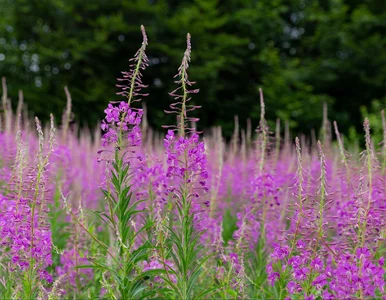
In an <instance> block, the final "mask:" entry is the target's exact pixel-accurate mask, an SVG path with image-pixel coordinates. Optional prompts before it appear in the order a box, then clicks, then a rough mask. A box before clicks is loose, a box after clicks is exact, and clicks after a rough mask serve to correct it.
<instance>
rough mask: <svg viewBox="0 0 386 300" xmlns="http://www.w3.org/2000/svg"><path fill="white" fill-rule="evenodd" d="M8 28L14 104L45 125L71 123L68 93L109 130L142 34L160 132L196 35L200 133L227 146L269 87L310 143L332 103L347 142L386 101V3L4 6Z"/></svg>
mask: <svg viewBox="0 0 386 300" xmlns="http://www.w3.org/2000/svg"><path fill="white" fill-rule="evenodd" d="M0 16H1V18H0V37H1V38H0V53H1V54H2V55H0V59H1V61H0V74H1V75H2V76H6V77H7V78H8V83H9V95H10V97H11V98H12V100H13V104H14V105H15V102H16V99H17V89H19V88H21V89H23V90H24V93H25V98H26V102H27V103H28V106H29V108H30V110H31V111H32V112H33V113H35V114H37V115H38V116H48V113H49V112H54V113H55V114H56V115H60V114H61V113H62V110H63V108H64V106H65V96H64V93H63V92H62V91H63V86H64V85H68V86H69V88H70V90H71V93H72V96H73V100H74V101H73V102H74V112H75V118H76V120H77V121H80V122H82V123H88V124H91V125H94V124H95V123H96V122H97V121H98V120H100V119H101V116H102V115H101V112H102V111H103V108H104V107H105V106H106V104H107V103H108V101H109V100H112V99H114V97H115V96H114V93H115V91H116V90H115V88H114V84H115V80H114V78H115V77H117V76H118V75H119V72H120V71H121V70H122V69H125V68H126V67H125V61H126V57H130V56H132V55H133V54H134V53H135V51H136V45H137V44H138V42H139V38H140V37H139V36H138V32H137V28H138V26H139V25H140V24H144V25H145V26H146V28H147V32H148V36H149V40H150V46H149V48H148V53H149V58H150V64H151V66H150V67H151V72H148V74H146V76H145V77H146V78H145V82H150V83H151V84H150V88H149V92H150V96H149V97H148V98H147V100H146V101H147V102H148V105H147V106H148V108H149V121H150V125H152V126H154V127H156V128H159V127H160V125H162V124H168V123H170V122H169V121H170V120H165V117H164V114H163V110H164V109H166V108H167V107H168V103H169V101H170V100H169V98H168V95H167V92H168V91H170V90H172V89H173V88H172V84H173V82H172V79H170V78H171V77H172V74H173V73H174V69H172V68H173V66H174V65H176V64H177V62H178V61H179V59H180V53H181V49H182V48H183V44H182V43H181V41H183V37H184V36H185V35H186V33H187V32H190V33H191V34H192V38H193V40H192V42H193V44H194V48H195V52H194V53H193V59H194V61H195V62H196V64H195V65H194V66H192V67H191V76H192V78H195V79H196V80H197V81H198V82H199V86H198V87H199V88H200V97H196V98H197V99H195V100H194V101H195V102H196V104H199V105H203V109H202V110H201V111H200V114H201V115H200V116H199V117H200V118H201V122H200V126H202V128H208V127H210V126H212V125H215V124H217V125H222V126H223V129H224V134H225V135H226V136H228V137H229V136H230V135H231V132H232V130H233V129H232V128H233V123H232V119H233V115H234V114H238V115H239V118H240V121H241V126H242V127H244V124H245V120H246V119H247V118H248V117H250V118H252V120H255V122H254V125H257V120H258V115H259V106H258V88H259V87H262V88H263V90H264V93H265V100H266V104H267V108H268V110H267V118H268V119H271V120H275V118H276V117H279V118H281V119H282V120H283V121H285V120H288V121H290V127H291V129H292V130H295V131H303V132H306V133H308V132H309V131H310V130H311V129H312V128H315V129H317V128H319V127H320V124H321V122H322V105H323V102H327V103H328V104H329V107H330V112H331V113H330V117H331V119H334V120H337V121H338V124H339V127H340V129H341V131H342V132H343V133H345V134H347V133H348V132H349V128H350V123H351V122H352V120H358V119H359V118H360V117H361V112H360V109H359V107H361V106H368V105H369V104H370V102H371V101H373V100H374V99H381V98H383V97H384V96H385V82H386V67H385V66H386V52H385V51H384V49H385V46H386V34H385V33H386V23H385V21H384V20H385V19H386V4H385V2H384V1H379V0H374V1H365V2H364V1H356V0H355V1H352V0H350V1H348V0H323V1H322V0H316V1H314V0H269V1H267V0H265V1H245V0H236V1H234V0H232V1H230V0H226V1H219V0H194V1H175V0H157V1H147V0H133V1H119V0H109V1H107V0H102V1H82V0H73V1H62V0H44V1H41V0H0ZM155 95H157V96H155ZM172 121H174V120H172ZM357 123H359V122H355V124H357ZM270 125H272V124H270ZM271 127H272V126H271ZM353 129H354V130H355V131H356V132H360V126H359V125H358V126H356V127H355V128H353Z"/></svg>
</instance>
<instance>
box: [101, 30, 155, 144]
mask: <svg viewBox="0 0 386 300" xmlns="http://www.w3.org/2000/svg"><path fill="white" fill-rule="evenodd" d="M141 30H142V37H143V41H142V46H141V47H140V48H139V49H138V51H137V53H136V54H135V55H134V58H132V59H130V62H131V64H130V70H129V71H127V72H122V75H123V78H118V79H117V80H118V81H119V82H122V84H117V87H118V88H120V89H121V91H120V92H117V95H121V96H124V97H126V99H127V101H126V102H124V101H122V102H119V104H118V105H117V104H116V103H115V102H112V103H110V104H109V105H108V106H107V108H106V109H105V111H104V112H105V114H106V117H105V118H104V120H103V121H102V124H101V128H102V130H103V131H105V134H104V135H103V138H102V142H103V145H104V146H106V145H108V144H110V143H119V144H120V143H122V140H121V138H122V135H124V134H126V135H127V140H128V146H129V147H138V146H139V145H140V144H141V128H140V123H141V121H142V115H143V110H142V109H138V108H133V107H132V104H133V103H134V102H138V101H141V97H144V96H147V95H148V94H144V93H142V92H141V91H142V89H143V88H146V87H147V86H146V85H144V84H143V83H142V73H141V71H143V70H145V69H146V67H147V66H148V65H149V64H148V63H149V60H148V58H147V56H146V53H145V50H146V46H147V44H148V40H147V36H146V32H145V28H144V27H143V26H141ZM118 147H122V145H118Z"/></svg>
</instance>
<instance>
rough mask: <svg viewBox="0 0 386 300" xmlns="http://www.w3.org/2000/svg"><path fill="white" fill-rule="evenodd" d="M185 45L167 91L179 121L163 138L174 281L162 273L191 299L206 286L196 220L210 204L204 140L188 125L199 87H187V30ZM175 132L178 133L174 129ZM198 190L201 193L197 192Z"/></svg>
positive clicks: (202, 293) (180, 296) (179, 295)
mask: <svg viewBox="0 0 386 300" xmlns="http://www.w3.org/2000/svg"><path fill="white" fill-rule="evenodd" d="M186 41H187V47H186V51H185V53H184V56H183V58H182V62H181V66H180V67H179V68H178V73H177V74H176V76H175V77H176V78H178V79H177V81H176V83H177V84H178V85H179V87H178V88H177V89H175V90H174V91H172V92H171V93H170V95H171V96H173V97H174V99H175V100H176V102H175V103H173V104H171V105H170V111H167V112H168V113H174V114H177V116H178V124H177V125H171V126H165V127H167V128H169V130H168V133H167V135H166V137H165V139H164V141H165V143H164V145H165V147H166V151H167V152H166V156H167V166H168V171H167V176H168V177H172V178H173V179H174V182H175V184H173V186H170V187H169V193H170V194H171V195H172V197H173V199H174V204H175V208H176V219H175V226H174V227H173V228H174V229H173V228H170V235H171V239H172V246H171V251H170V255H171V258H172V260H173V262H174V265H175V266H176V267H175V270H174V271H173V274H174V275H175V276H176V282H173V281H171V280H170V277H169V278H166V277H165V279H164V280H165V281H166V282H167V283H168V284H169V286H170V288H171V290H172V291H173V294H174V295H175V297H177V298H178V299H193V298H199V297H204V296H205V295H206V294H207V293H208V290H205V289H200V288H199V285H198V282H197V280H198V277H199V275H200V274H201V272H202V271H203V267H202V263H203V257H202V256H201V253H200V251H201V247H200V245H199V238H200V233H201V232H202V228H199V224H198V223H197V221H198V220H200V219H201V218H202V209H203V207H205V208H206V207H209V201H206V202H204V201H202V200H200V197H201V196H202V192H201V191H203V190H204V191H206V190H207V187H206V179H207V177H208V172H207V171H206V155H205V149H204V143H203V142H200V141H199V135H198V133H197V132H196V131H195V130H194V128H189V127H188V126H189V124H190V123H191V122H195V121H197V120H198V119H197V118H194V117H190V116H188V112H191V111H193V110H195V109H196V108H198V106H195V105H189V104H188V102H189V101H190V100H191V98H190V94H195V93H197V92H198V90H197V89H196V90H190V89H189V87H191V86H192V85H193V84H194V82H191V81H190V80H189V78H188V73H187V71H188V67H189V62H190V55H191V38H190V34H187V38H186ZM175 132H177V135H176V133H175ZM200 194H201V195H200Z"/></svg>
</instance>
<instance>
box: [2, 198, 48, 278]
mask: <svg viewBox="0 0 386 300" xmlns="http://www.w3.org/2000/svg"><path fill="white" fill-rule="evenodd" d="M39 219H40V218H39V216H38V215H35V221H34V222H31V221H32V220H31V208H30V206H29V205H28V201H27V200H25V199H20V200H16V201H15V200H13V199H9V198H8V197H5V196H3V195H0V227H1V230H0V239H1V245H2V247H4V249H9V250H8V251H6V253H5V255H6V256H7V257H8V258H9V261H10V263H11V266H12V267H11V269H12V270H14V271H17V270H21V271H25V270H27V269H28V268H29V267H31V266H30V264H31V259H34V261H33V263H34V264H35V265H36V266H38V268H39V269H38V270H37V271H38V274H39V276H40V278H41V279H43V280H46V281H48V282H52V276H51V275H50V274H48V272H47V271H46V270H45V269H46V267H48V266H50V265H51V264H52V256H51V250H52V242H51V231H50V230H49V228H48V227H47V226H44V225H43V222H42V221H41V220H39ZM31 226H33V228H32V227H31ZM32 234H33V236H32Z"/></svg>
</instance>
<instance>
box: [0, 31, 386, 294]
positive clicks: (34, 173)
mask: <svg viewBox="0 0 386 300" xmlns="http://www.w3.org/2000/svg"><path fill="white" fill-rule="evenodd" d="M141 32H142V36H143V41H142V44H141V45H139V46H140V48H139V49H138V51H137V53H135V54H134V56H133V58H131V59H130V61H129V66H128V67H127V68H126V69H127V71H123V72H122V76H121V77H120V78H118V79H117V89H118V92H117V95H119V96H121V101H118V102H110V103H108V104H107V103H106V109H105V111H104V113H105V118H104V119H103V120H101V124H100V126H98V128H97V129H95V130H89V129H86V128H78V126H77V125H76V124H77V120H76V119H75V120H73V114H72V102H71V94H70V91H71V87H69V88H65V95H66V97H67V106H65V107H64V113H63V115H62V116H53V115H51V120H50V122H45V123H44V124H42V123H41V122H40V121H39V119H38V118H35V119H31V118H30V117H29V115H28V111H27V107H26V104H25V103H24V100H23V93H22V92H21V91H20V92H19V102H18V105H17V109H16V111H12V108H11V107H12V106H11V103H10V101H9V99H8V95H7V82H6V79H5V78H3V81H2V90H3V96H2V103H1V105H2V112H1V114H0V116H1V120H0V126H1V127H0V241H1V248H0V298H1V299H52V300H53V299H122V300H123V299H386V291H385V278H386V275H385V270H386V266H385V255H386V254H385V252H386V248H385V238H386V224H385V222H386V181H385V178H386V177H385V172H386V121H385V116H384V113H383V111H382V112H381V113H380V114H379V118H380V119H381V120H382V124H383V132H384V136H383V142H382V143H381V144H380V145H378V144H375V143H374V142H373V140H372V135H371V124H370V122H369V120H368V119H365V120H363V141H362V142H361V143H359V146H358V147H354V146H352V145H348V144H347V143H345V141H344V139H343V137H342V136H341V134H340V133H339V128H338V125H339V124H337V123H336V122H332V121H330V120H329V118H328V114H327V110H325V112H324V119H323V123H322V124H321V126H320V127H321V128H320V130H319V132H318V134H315V135H313V136H312V137H310V138H308V137H306V136H302V135H301V136H300V135H299V137H292V136H291V134H290V132H289V129H288V126H286V125H285V124H282V123H283V122H281V121H280V120H277V122H276V127H275V128H269V127H268V122H267V120H266V117H265V103H264V95H263V90H261V89H260V94H259V95H257V99H256V101H258V102H259V104H260V111H261V115H260V120H259V126H258V127H257V128H256V130H254V128H252V126H251V122H248V124H247V127H246V128H247V129H246V130H240V129H239V123H238V120H237V118H235V126H234V133H233V136H232V139H231V140H230V141H226V140H225V139H224V138H223V136H222V128H221V127H215V128H212V129H207V130H205V134H203V133H202V132H200V131H199V130H198V129H197V122H199V120H198V118H197V117H196V116H197V110H199V109H200V107H199V106H197V105H195V104H194V98H195V97H199V90H198V89H197V88H195V82H193V81H191V79H190V77H189V76H188V73H189V64H190V63H191V61H190V57H191V51H194V49H193V50H192V46H194V39H193V40H191V36H190V35H189V34H187V39H186V50H185V52H184V53H183V54H182V53H181V54H182V61H181V65H180V66H179V67H178V66H176V75H175V90H173V91H171V92H170V103H171V104H170V106H169V107H165V112H164V113H165V114H171V115H173V116H174V118H173V120H175V122H174V123H172V124H164V126H163V128H150V127H149V126H148V122H147V110H146V106H145V105H144V103H142V102H141V100H142V99H143V98H144V97H146V96H147V91H146V89H147V83H146V82H144V80H143V76H142V75H143V74H145V72H151V67H150V66H149V64H148V62H149V60H148V57H147V55H146V51H147V49H146V48H147V46H148V43H149V42H151V41H148V38H147V36H146V32H145V28H144V27H143V26H141ZM193 38H194V37H193ZM192 63H194V61H193V62H192ZM122 66H123V67H122V69H125V58H122ZM46 101H49V99H47V100H46ZM304 105H307V104H306V103H304ZM58 117H59V118H58ZM60 117H61V118H60ZM353 122H361V121H360V120H353ZM281 128H284V130H282V129H281ZM316 129H318V128H316ZM282 132H284V135H282V134H281V133H282ZM345 146H346V147H347V149H346V148H345ZM361 149H362V150H363V151H362V150H361Z"/></svg>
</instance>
